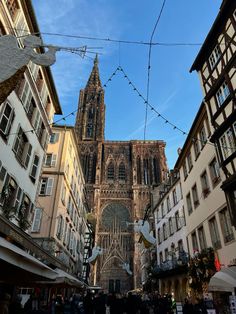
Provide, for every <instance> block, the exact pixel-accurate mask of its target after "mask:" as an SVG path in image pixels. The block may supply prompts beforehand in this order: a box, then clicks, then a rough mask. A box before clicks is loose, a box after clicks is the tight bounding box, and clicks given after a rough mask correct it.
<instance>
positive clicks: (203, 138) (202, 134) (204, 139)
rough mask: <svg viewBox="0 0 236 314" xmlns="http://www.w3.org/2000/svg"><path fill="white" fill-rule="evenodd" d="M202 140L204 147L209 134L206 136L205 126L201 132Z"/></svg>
mask: <svg viewBox="0 0 236 314" xmlns="http://www.w3.org/2000/svg"><path fill="white" fill-rule="evenodd" d="M199 137H200V142H201V148H203V147H204V146H205V144H206V142H207V136H206V130H205V127H204V126H203V127H202V128H201V130H200V132H199Z"/></svg>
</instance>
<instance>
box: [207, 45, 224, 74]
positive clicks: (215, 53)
mask: <svg viewBox="0 0 236 314" xmlns="http://www.w3.org/2000/svg"><path fill="white" fill-rule="evenodd" d="M220 57H221V51H220V46H219V45H218V44H217V45H216V46H215V48H214V50H213V51H212V54H211V55H210V57H209V63H210V67H211V69H213V68H214V67H215V65H216V63H217V61H218V60H219V59H220Z"/></svg>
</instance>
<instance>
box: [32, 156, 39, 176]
mask: <svg viewBox="0 0 236 314" xmlns="http://www.w3.org/2000/svg"><path fill="white" fill-rule="evenodd" d="M38 166H39V157H38V155H35V156H34V162H33V165H32V170H31V174H30V176H31V177H32V178H33V179H34V180H35V179H36V175H37V170H38Z"/></svg>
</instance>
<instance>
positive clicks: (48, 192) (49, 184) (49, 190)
mask: <svg viewBox="0 0 236 314" xmlns="http://www.w3.org/2000/svg"><path fill="white" fill-rule="evenodd" d="M53 181H54V179H53V178H48V181H47V188H46V195H52V188H53Z"/></svg>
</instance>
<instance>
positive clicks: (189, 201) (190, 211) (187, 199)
mask: <svg viewBox="0 0 236 314" xmlns="http://www.w3.org/2000/svg"><path fill="white" fill-rule="evenodd" d="M186 202H187V209H188V214H189V215H190V214H191V213H192V212H193V207H192V201H191V196H190V193H188V195H187V196H186Z"/></svg>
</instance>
